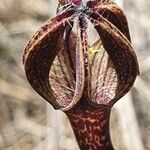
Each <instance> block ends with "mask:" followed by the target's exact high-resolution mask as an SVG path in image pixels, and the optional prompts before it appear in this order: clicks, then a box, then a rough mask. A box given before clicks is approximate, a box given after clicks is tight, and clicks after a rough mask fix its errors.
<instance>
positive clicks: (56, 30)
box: [23, 10, 74, 109]
mask: <svg viewBox="0 0 150 150" xmlns="http://www.w3.org/2000/svg"><path fill="white" fill-rule="evenodd" d="M73 13H74V12H73V10H69V11H67V12H65V13H62V14H61V15H58V16H57V17H55V18H53V19H51V20H49V21H47V22H46V23H45V24H44V25H43V26H42V27H41V28H40V29H39V30H38V31H37V33H36V34H35V35H34V36H33V38H32V40H31V41H30V42H29V43H28V45H27V46H26V48H25V52H24V57H23V62H24V65H25V71H26V76H27V79H28V81H29V83H30V84H31V86H32V87H33V88H34V90H35V91H36V92H37V93H39V94H40V95H41V96H42V97H43V98H44V99H45V100H46V101H48V102H49V103H51V104H52V105H53V107H54V108H55V109H58V108H60V107H62V106H60V105H59V104H58V102H57V101H56V97H55V94H54V92H53V91H52V89H51V86H50V84H49V71H50V67H51V65H52V62H53V60H54V58H55V56H56V54H57V53H58V51H59V48H60V47H61V44H62V43H63V38H62V37H63V34H64V30H65V28H66V26H67V25H68V20H69V19H70V17H71V15H72V14H73ZM68 26H69V25H68Z"/></svg>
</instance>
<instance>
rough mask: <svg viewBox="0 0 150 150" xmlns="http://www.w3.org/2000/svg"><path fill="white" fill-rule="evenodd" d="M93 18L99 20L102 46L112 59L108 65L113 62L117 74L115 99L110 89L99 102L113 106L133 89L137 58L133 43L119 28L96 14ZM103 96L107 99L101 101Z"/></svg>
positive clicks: (99, 98) (137, 70) (102, 92)
mask: <svg viewBox="0 0 150 150" xmlns="http://www.w3.org/2000/svg"><path fill="white" fill-rule="evenodd" d="M91 17H92V18H93V20H98V22H97V25H96V26H95V29H96V30H97V31H98V33H99V35H100V38H101V41H102V45H103V47H104V49H105V51H106V52H107V54H108V55H109V57H110V60H109V59H108V60H107V63H109V61H112V64H113V67H114V68H115V71H116V74H117V85H116V90H115V97H114V98H113V99H111V97H110V96H109V94H107V92H109V87H108V88H106V89H105V90H102V91H101V94H100V97H98V98H97V100H99V102H98V103H99V104H101V103H102V104H109V103H111V104H112V105H113V104H114V103H115V101H117V100H118V99H119V98H121V97H122V96H123V95H124V94H126V93H127V92H128V91H129V90H130V88H131V87H132V85H133V83H134V81H135V78H136V76H137V75H138V73H139V68H138V63H137V57H136V55H135V52H134V50H133V48H132V46H131V43H130V42H129V40H128V39H127V38H126V36H125V35H124V34H123V33H122V32H120V30H119V29H118V28H117V27H115V26H114V25H113V24H112V23H111V22H109V21H108V20H106V19H105V18H104V17H102V16H101V15H98V14H96V13H93V14H91ZM107 66H108V65H107ZM105 68H106V67H105ZM106 71H107V70H105V71H104V75H105V72H106ZM104 91H105V92H104ZM103 94H105V99H104V101H101V97H102V95H103Z"/></svg>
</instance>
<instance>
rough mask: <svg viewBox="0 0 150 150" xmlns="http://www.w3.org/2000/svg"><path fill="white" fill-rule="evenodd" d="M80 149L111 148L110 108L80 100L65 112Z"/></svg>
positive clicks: (111, 149) (107, 149) (104, 149)
mask: <svg viewBox="0 0 150 150" xmlns="http://www.w3.org/2000/svg"><path fill="white" fill-rule="evenodd" d="M66 114H67V116H68V118H69V120H70V122H71V126H72V128H73V131H74V134H75V136H76V139H77V142H78V144H79V147H80V149H81V150H113V146H112V143H111V139H110V133H109V118H110V108H108V107H106V106H105V107H104V106H103V107H101V108H98V107H95V106H93V105H90V104H89V103H87V101H83V100H82V101H80V102H79V103H78V105H77V107H75V108H72V109H71V110H69V111H67V112H66Z"/></svg>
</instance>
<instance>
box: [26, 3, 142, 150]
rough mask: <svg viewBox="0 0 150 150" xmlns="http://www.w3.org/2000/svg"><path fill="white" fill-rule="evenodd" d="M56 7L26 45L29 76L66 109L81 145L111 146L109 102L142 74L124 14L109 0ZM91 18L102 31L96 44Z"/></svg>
mask: <svg viewBox="0 0 150 150" xmlns="http://www.w3.org/2000/svg"><path fill="white" fill-rule="evenodd" d="M57 12H58V14H57V16H56V17H54V18H53V19H51V20H49V21H47V22H46V23H45V24H44V25H43V26H42V27H41V28H40V29H39V30H38V31H37V33H36V34H35V35H34V36H33V38H32V39H31V41H29V43H28V44H27V46H26V48H25V51H24V56H23V62H24V65H25V72H26V76H27V79H28V81H29V83H30V84H31V86H32V87H33V88H34V90H35V91H36V92H37V93H39V94H40V95H41V96H42V97H43V98H44V99H45V100H46V101H48V102H49V103H50V104H51V105H52V106H53V107H54V108H55V109H61V110H62V111H64V112H65V113H66V115H67V116H68V118H69V120H70V122H71V125H72V127H73V130H74V133H75V136H76V139H77V141H78V144H79V147H80V149H81V150H113V146H112V144H111V140H110V134H109V117H110V111H111V107H112V106H113V105H114V104H115V102H116V101H117V100H119V98H121V97H122V96H124V95H125V94H126V93H127V92H128V91H129V90H130V89H131V87H132V85H133V84H134V81H135V79H136V76H137V75H138V74H139V68H138V62H137V58H136V54H135V52H134V49H133V47H132V45H131V38H130V34H129V29H128V23H127V19H126V16H125V14H124V12H123V11H122V10H121V9H120V8H119V7H118V6H117V5H116V4H115V3H112V2H110V1H109V0H93V1H90V0H89V1H82V0H59V7H58V10H57ZM88 20H89V21H90V22H91V23H92V24H93V26H92V28H93V29H94V30H95V31H97V33H98V35H99V38H98V39H96V40H95V39H93V40H94V42H93V43H94V44H92V45H90V44H89V41H88V28H89V25H90V24H89V21H88ZM75 24H76V25H77V26H76V27H77V31H76V32H73V31H72V30H73V29H72V28H73V27H74V26H75ZM90 50H91V51H90Z"/></svg>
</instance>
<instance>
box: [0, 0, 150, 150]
mask: <svg viewBox="0 0 150 150" xmlns="http://www.w3.org/2000/svg"><path fill="white" fill-rule="evenodd" d="M116 3H118V5H120V6H121V7H122V8H123V9H124V10H125V12H126V15H127V18H128V22H129V27H130V32H131V37H132V43H133V46H134V48H135V50H136V53H137V56H138V60H139V64H140V76H139V77H138V78H137V80H136V83H135V85H134V87H133V88H132V90H131V92H130V93H129V94H128V95H127V96H125V97H124V98H122V99H121V100H119V101H118V102H117V104H116V105H115V106H114V107H113V109H112V114H111V121H110V128H111V137H112V141H113V145H114V147H115V149H116V150H150V30H149V28H150V19H149V18H150V11H149V8H150V0H124V1H122V0H116ZM56 7H57V1H56V0H36V1H35V0H0V150H78V149H79V148H78V146H77V143H76V141H75V137H74V135H73V132H72V129H71V127H70V124H69V122H68V120H67V118H66V117H65V115H64V114H63V113H62V112H60V111H55V110H53V108H52V107H51V106H50V105H49V104H48V103H46V101H44V100H43V99H42V98H41V97H40V96H39V95H38V94H36V93H35V92H34V91H33V90H32V88H31V87H30V85H29V84H28V82H27V80H26V78H25V73H24V68H23V64H22V54H23V49H24V47H25V45H26V43H27V41H28V40H29V39H30V38H31V37H32V35H33V33H34V32H35V31H36V30H37V29H38V28H39V27H40V26H41V25H42V24H43V23H44V22H45V21H46V20H47V19H49V18H50V17H52V16H54V15H55V10H56Z"/></svg>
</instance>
